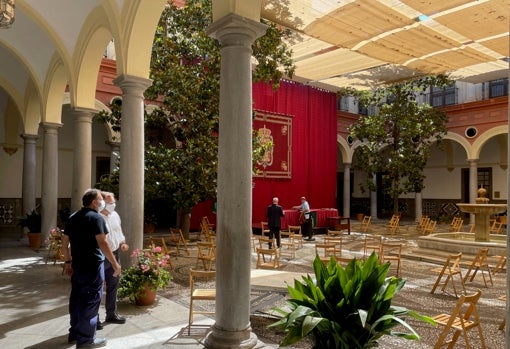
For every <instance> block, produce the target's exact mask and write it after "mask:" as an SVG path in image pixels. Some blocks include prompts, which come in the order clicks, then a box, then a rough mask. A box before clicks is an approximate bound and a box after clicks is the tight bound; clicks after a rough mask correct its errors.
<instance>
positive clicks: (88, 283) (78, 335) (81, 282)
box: [62, 189, 121, 348]
mask: <svg viewBox="0 0 510 349" xmlns="http://www.w3.org/2000/svg"><path fill="white" fill-rule="evenodd" d="M82 202H83V207H82V208H81V209H80V210H79V211H76V212H75V213H73V214H72V215H71V216H70V217H69V221H68V222H67V225H66V228H65V229H64V235H63V237H62V253H63V255H64V258H65V268H66V269H65V272H66V274H67V275H70V276H71V295H70V297H69V315H70V324H71V327H70V328H69V335H68V342H69V343H73V342H75V341H76V347H77V348H99V347H104V346H106V339H105V338H96V326H97V321H98V312H99V306H100V304H101V297H102V294H103V283H104V259H105V257H106V258H107V259H108V261H109V262H110V263H111V264H112V266H113V268H114V275H115V276H118V275H120V271H121V269H120V265H119V263H117V260H116V259H115V256H114V255H113V253H112V250H111V249H110V245H108V242H107V241H106V234H107V233H108V230H107V228H106V224H105V220H104V219H103V217H102V216H101V215H100V214H99V213H98V212H99V211H101V210H102V209H103V208H104V207H105V203H104V200H103V197H102V195H101V192H100V191H99V190H97V189H88V190H87V191H86V192H85V194H84V195H83V198H82ZM71 257H72V258H71Z"/></svg>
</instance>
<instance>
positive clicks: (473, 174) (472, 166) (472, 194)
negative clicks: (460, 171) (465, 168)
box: [468, 159, 478, 224]
mask: <svg viewBox="0 0 510 349" xmlns="http://www.w3.org/2000/svg"><path fill="white" fill-rule="evenodd" d="M468 162H469V203H470V204H474V203H475V202H476V198H477V197H478V166H477V164H478V160H475V159H471V160H468ZM469 224H475V215H474V214H472V213H471V214H470V215H469Z"/></svg>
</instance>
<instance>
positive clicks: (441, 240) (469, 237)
mask: <svg viewBox="0 0 510 349" xmlns="http://www.w3.org/2000/svg"><path fill="white" fill-rule="evenodd" d="M486 194H487V190H486V189H484V188H480V189H479V190H478V198H477V199H476V200H475V201H476V203H474V204H463V203H459V204H457V206H458V207H459V209H460V210H461V211H462V212H466V213H470V214H474V216H475V232H474V233H465V232H448V233H434V234H430V235H427V236H421V237H420V238H419V239H418V246H420V247H422V248H427V249H431V250H437V251H448V252H452V253H457V252H462V253H466V254H476V252H477V251H478V249H480V248H482V247H488V248H489V249H490V254H491V255H501V254H503V253H505V249H506V235H491V234H490V229H491V227H490V221H489V218H490V216H491V215H494V214H497V213H501V212H504V211H505V210H506V209H507V205H506V204H489V199H488V198H486V197H485V196H486Z"/></svg>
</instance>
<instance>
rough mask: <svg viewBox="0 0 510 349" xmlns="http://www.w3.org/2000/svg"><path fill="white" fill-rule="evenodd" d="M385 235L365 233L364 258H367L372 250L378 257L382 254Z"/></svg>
mask: <svg viewBox="0 0 510 349" xmlns="http://www.w3.org/2000/svg"><path fill="white" fill-rule="evenodd" d="M382 242H383V237H382V236H381V235H365V243H364V244H363V259H367V258H368V257H369V256H370V255H371V254H372V252H375V253H376V254H377V256H378V257H380V256H381V246H382Z"/></svg>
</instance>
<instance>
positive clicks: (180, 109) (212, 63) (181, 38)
mask: <svg viewBox="0 0 510 349" xmlns="http://www.w3.org/2000/svg"><path fill="white" fill-rule="evenodd" d="M211 23H212V7H211V1H210V0H187V1H186V2H185V5H184V6H182V7H178V6H175V5H174V4H173V3H172V2H169V4H168V5H167V7H166V9H165V10H164V11H163V13H162V16H161V19H160V21H159V24H158V27H157V29H156V34H155V38H154V43H153V47H152V59H151V79H152V80H153V84H152V86H151V87H150V88H149V89H148V90H147V91H146V94H145V95H146V98H148V99H152V100H155V101H157V102H158V103H159V104H158V108H156V109H155V110H154V111H152V112H151V113H150V114H147V115H146V124H145V127H146V143H147V144H146V149H145V170H146V171H145V195H146V198H147V199H154V198H160V197H165V198H171V200H172V202H173V203H174V206H175V207H176V208H179V209H181V210H182V211H183V212H185V213H190V212H191V209H192V208H193V207H194V206H195V205H196V204H198V203H200V202H202V201H204V200H207V199H214V198H215V197H216V178H217V156H218V122H219V91H220V87H219V81H220V64H221V56H220V46H219V43H218V42H217V41H216V40H215V39H213V38H211V37H209V36H208V35H207V33H206V30H207V28H208V26H209V25H210V24H211ZM265 24H267V25H268V30H267V33H266V34H265V35H264V36H262V37H261V38H259V39H258V40H256V42H255V43H254V45H253V47H252V49H253V56H254V57H255V59H256V61H257V63H258V64H257V65H256V66H255V68H254V70H253V80H254V81H264V82H267V83H271V84H272V86H273V88H274V89H277V88H278V86H279V84H280V80H281V78H282V77H283V76H285V75H286V76H288V77H292V76H293V74H294V69H295V67H294V64H293V62H292V58H291V51H290V50H289V48H288V46H287V45H286V44H285V42H284V40H283V39H284V38H285V37H286V36H287V35H289V34H290V33H289V32H288V31H287V30H284V29H280V28H279V27H278V26H277V25H276V24H274V23H270V22H265ZM119 117H120V116H117V117H116V118H115V117H114V118H115V120H108V118H105V121H108V122H110V123H111V124H116V125H120V122H119ZM254 142H255V144H254V154H253V156H254V159H255V160H256V158H257V157H260V156H261V155H263V153H264V151H263V149H261V146H260V143H259V142H258V139H257V135H256V134H254Z"/></svg>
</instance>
